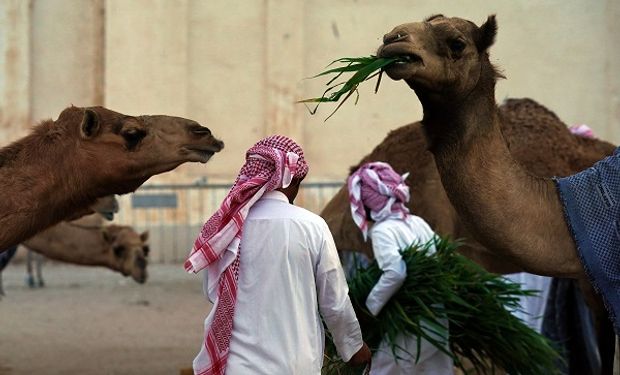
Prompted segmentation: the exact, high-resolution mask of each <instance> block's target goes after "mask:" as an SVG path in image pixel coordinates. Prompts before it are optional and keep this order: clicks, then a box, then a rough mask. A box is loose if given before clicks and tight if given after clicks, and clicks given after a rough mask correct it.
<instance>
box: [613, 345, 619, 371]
mask: <svg viewBox="0 0 620 375" xmlns="http://www.w3.org/2000/svg"><path fill="white" fill-rule="evenodd" d="M614 375H620V338H619V337H616V355H615V358H614Z"/></svg>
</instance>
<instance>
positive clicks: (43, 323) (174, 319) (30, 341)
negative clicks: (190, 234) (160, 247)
mask: <svg viewBox="0 0 620 375" xmlns="http://www.w3.org/2000/svg"><path fill="white" fill-rule="evenodd" d="M43 273H44V278H45V281H46V287H45V288H43V289H29V288H28V287H26V286H25V283H24V275H25V266H24V265H23V264H12V265H9V266H8V267H7V269H5V270H4V272H3V280H4V289H5V292H6V296H5V297H3V298H2V299H1V300H0V374H2V375H6V374H8V375H19V374H123V375H133V374H150V375H158V374H179V369H180V368H183V367H189V366H191V361H192V359H193V357H194V355H195V354H196V352H197V351H198V348H199V347H200V342H201V337H202V322H203V319H204V317H205V315H206V314H207V313H208V310H209V309H210V305H209V304H208V303H207V301H206V300H205V299H204V298H203V297H202V283H201V279H200V277H199V276H195V275H194V276H192V275H187V274H185V273H184V271H183V269H182V265H178V264H173V265H149V273H150V275H149V280H148V281H147V282H146V284H144V285H139V284H137V283H135V282H133V281H132V280H131V279H128V278H124V277H122V276H121V275H120V274H117V273H113V272H111V271H109V270H105V269H102V268H88V267H78V266H70V265H60V264H46V265H45V267H44V269H43Z"/></svg>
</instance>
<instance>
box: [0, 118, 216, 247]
mask: <svg viewBox="0 0 620 375" xmlns="http://www.w3.org/2000/svg"><path fill="white" fill-rule="evenodd" d="M223 146H224V144H223V143H222V142H221V141H220V140H218V139H216V138H214V137H213V135H212V134H211V131H210V130H209V129H207V128H205V127H203V126H201V125H199V124H198V123H197V122H195V121H192V120H187V119H184V118H180V117H171V116H136V117H134V116H127V115H124V114H121V113H118V112H114V111H111V110H109V109H106V108H103V107H89V108H78V107H70V108H67V109H65V110H64V111H63V112H62V113H61V114H60V115H59V117H58V119H57V120H56V121H52V120H47V121H44V122H43V123H41V124H40V125H38V126H37V127H35V128H34V129H33V131H32V133H31V134H30V135H28V136H26V137H24V138H22V139H20V140H18V141H17V142H15V143H13V144H11V145H9V146H7V147H4V148H2V149H0V192H2V196H3V197H10V199H3V200H2V201H0V227H1V228H3V229H2V231H0V249H7V248H9V247H10V246H12V245H16V244H18V243H20V242H22V241H24V240H26V239H27V238H29V237H32V236H33V235H34V234H35V233H37V232H39V231H41V230H43V229H45V228H47V227H49V226H51V225H53V224H56V223H58V222H60V221H61V220H64V219H66V218H75V217H79V216H81V215H83V214H84V213H86V212H88V210H87V209H86V207H88V206H90V205H91V204H92V203H93V202H94V201H95V199H96V198H98V197H102V196H106V195H110V194H124V193H128V192H131V191H134V190H135V189H137V188H138V187H139V186H140V185H141V184H142V183H144V181H146V180H147V179H148V178H149V177H151V176H153V175H156V174H160V173H163V172H166V171H169V170H172V169H174V168H176V167H177V166H179V165H181V164H183V163H185V162H202V163H206V162H207V161H208V160H209V159H210V158H211V156H212V155H213V154H214V153H216V152H219V151H220V150H221V149H222V148H223Z"/></svg>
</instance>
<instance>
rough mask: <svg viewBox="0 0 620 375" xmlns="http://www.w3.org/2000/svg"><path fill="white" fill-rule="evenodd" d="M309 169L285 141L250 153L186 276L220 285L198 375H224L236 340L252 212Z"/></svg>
mask: <svg viewBox="0 0 620 375" xmlns="http://www.w3.org/2000/svg"><path fill="white" fill-rule="evenodd" d="M307 173H308V164H306V161H305V159H304V152H303V150H302V149H301V147H300V146H299V145H298V144H297V143H295V142H294V141H293V140H292V139H290V138H287V137H285V136H281V135H273V136H270V137H267V138H264V139H262V140H260V141H259V142H257V143H256V144H255V145H254V146H252V148H250V149H249V150H248V151H247V153H246V157H245V164H244V165H243V167H242V168H241V171H240V172H239V175H238V176H237V180H236V181H235V183H234V185H233V187H232V188H231V190H230V191H229V192H228V194H227V195H226V197H225V198H224V201H223V202H222V205H221V206H220V208H219V209H218V210H217V212H216V213H215V214H214V215H213V216H211V218H209V220H208V221H207V222H206V223H205V224H204V226H203V227H202V231H201V233H200V235H199V236H198V238H196V242H195V243H194V247H193V249H192V251H191V253H190V255H189V258H188V259H187V261H185V269H186V270H187V271H188V272H198V271H200V270H202V269H204V268H205V267H207V266H210V265H213V267H209V284H211V285H217V287H218V291H217V293H218V294H217V296H218V298H217V301H216V303H215V306H214V307H213V309H214V311H215V315H214V317H213V320H212V323H211V324H210V326H209V327H207V328H206V333H205V345H204V348H203V349H206V350H201V351H200V353H199V354H198V357H196V359H195V360H194V368H195V369H196V370H197V371H198V374H201V375H202V374H224V372H225V370H226V361H227V358H228V349H229V346H230V338H231V334H232V321H233V314H234V309H235V302H236V299H237V280H238V276H239V251H240V249H239V243H240V240H241V234H242V230H243V223H244V221H245V218H246V217H247V214H248V211H249V210H250V207H252V205H253V204H254V203H255V202H256V201H258V200H259V199H260V197H262V196H263V194H264V193H266V192H268V191H272V190H275V189H277V188H285V187H288V186H289V185H290V183H291V181H292V179H293V177H297V178H298V179H303V178H304V177H305V176H306V174H307Z"/></svg>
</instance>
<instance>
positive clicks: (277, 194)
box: [261, 190, 289, 203]
mask: <svg viewBox="0 0 620 375" xmlns="http://www.w3.org/2000/svg"><path fill="white" fill-rule="evenodd" d="M261 199H273V200H276V201H282V202H286V203H289V201H288V197H287V196H286V194H284V193H283V192H281V191H278V190H272V191H268V192H266V193H265V194H263V196H262V197H261Z"/></svg>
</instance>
